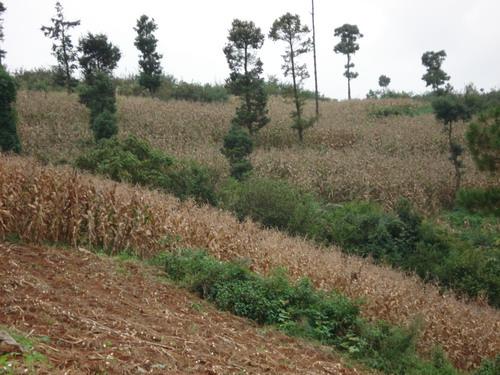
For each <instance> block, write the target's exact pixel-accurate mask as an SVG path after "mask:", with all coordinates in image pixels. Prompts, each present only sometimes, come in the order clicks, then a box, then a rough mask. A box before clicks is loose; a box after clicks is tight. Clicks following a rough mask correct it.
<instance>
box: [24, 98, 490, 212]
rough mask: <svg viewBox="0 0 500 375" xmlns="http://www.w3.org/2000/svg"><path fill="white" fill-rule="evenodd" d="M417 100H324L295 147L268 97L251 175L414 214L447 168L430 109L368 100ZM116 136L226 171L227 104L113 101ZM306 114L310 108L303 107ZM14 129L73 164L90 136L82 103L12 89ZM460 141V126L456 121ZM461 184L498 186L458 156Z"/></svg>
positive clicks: (447, 181) (439, 190) (432, 197)
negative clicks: (391, 111) (410, 206)
mask: <svg viewBox="0 0 500 375" xmlns="http://www.w3.org/2000/svg"><path fill="white" fill-rule="evenodd" d="M391 103H392V104H410V105H414V106H418V105H420V104H418V103H416V102H412V101H409V100H385V101H371V102H370V101H353V102H341V103H338V102H324V103H323V104H322V115H323V117H322V120H321V123H320V124H319V125H317V126H315V127H314V128H313V129H310V130H308V131H307V132H306V135H305V142H304V145H303V146H300V145H298V144H297V143H298V142H297V139H296V135H295V133H294V132H293V131H292V130H291V129H290V128H289V125H290V120H289V113H290V111H291V107H290V105H289V104H286V103H284V102H283V100H282V99H281V98H273V99H272V100H271V103H270V115H271V118H272V122H271V123H270V124H269V126H267V127H266V128H265V129H263V130H262V131H261V133H260V134H259V135H258V136H257V145H258V147H257V149H256V151H255V152H254V154H253V160H252V162H253V164H254V166H255V170H256V172H257V174H258V175H261V176H273V177H281V178H285V179H288V180H289V181H291V182H293V183H294V184H298V185H300V186H301V187H303V188H306V189H308V190H313V191H316V192H318V193H320V194H321V195H322V196H323V197H326V198H327V199H328V200H330V201H332V202H339V201H346V200H352V199H362V198H370V199H374V200H377V201H379V202H381V203H383V204H384V205H385V206H386V207H391V206H392V205H393V204H394V203H395V202H396V201H397V200H398V199H399V198H400V197H402V196H404V197H407V198H410V199H411V200H412V201H413V202H414V203H415V204H416V205H417V207H419V208H420V209H421V210H422V211H426V212H428V213H430V212H435V211H436V210H437V209H439V208H441V207H442V206H443V204H447V203H449V202H450V199H451V193H452V167H451V165H450V163H449V161H448V153H447V146H446V143H445V141H444V136H443V134H442V133H441V127H442V125H440V124H438V123H437V122H436V121H435V120H434V119H433V116H432V115H430V114H426V115H421V116H417V117H392V118H376V117H373V116H370V111H371V109H372V108H373V106H376V105H383V106H387V105H389V104H391ZM118 107H119V124H120V125H119V126H120V132H121V136H125V135H127V134H130V133H131V134H135V135H137V136H139V137H141V138H144V139H147V140H149V141H150V142H151V143H152V144H153V145H154V146H155V147H158V148H161V149H163V150H164V151H166V152H168V153H170V154H173V155H175V156H178V157H183V158H191V159H195V160H197V161H200V162H202V163H204V164H208V165H210V166H212V167H213V168H215V169H216V170H217V171H219V172H220V174H221V175H226V174H227V173H228V166H227V164H226V161H225V159H224V157H223V156H222V155H221V153H220V151H219V150H220V147H221V145H222V138H223V136H224V134H225V133H226V131H227V129H228V127H229V122H230V120H231V117H232V116H233V113H234V108H235V103H233V102H230V103H225V104H220V103H218V104H200V103H189V102H174V101H171V102H162V101H159V100H151V99H148V98H133V97H129V98H125V97H119V98H118ZM308 110H309V111H311V110H312V107H310V108H308ZM18 111H19V115H20V123H19V132H20V136H21V140H22V142H23V148H24V150H25V152H26V153H28V154H30V155H34V156H36V157H37V158H40V159H42V160H48V161H52V162H60V161H72V160H73V159H74V158H75V157H76V156H77V155H78V154H79V153H80V152H81V151H83V150H85V149H86V148H87V147H88V146H89V145H90V144H91V142H92V136H91V133H90V131H89V129H88V118H87V116H88V115H87V112H86V110H85V108H84V107H83V106H81V105H79V104H78V100H77V97H76V96H67V95H66V94H64V93H48V94H47V93H36V92H26V91H23V92H20V93H19V98H18ZM457 128H458V131H457V135H458V136H459V137H460V138H462V139H463V133H464V130H465V126H458V127H457ZM465 164H466V173H465V179H464V185H465V186H487V185H490V186H491V185H494V184H498V183H499V181H498V178H496V179H494V178H492V177H488V176H487V175H485V174H481V173H479V172H477V171H476V168H475V167H474V165H473V164H472V162H471V160H470V158H469V157H467V158H466V163H465Z"/></svg>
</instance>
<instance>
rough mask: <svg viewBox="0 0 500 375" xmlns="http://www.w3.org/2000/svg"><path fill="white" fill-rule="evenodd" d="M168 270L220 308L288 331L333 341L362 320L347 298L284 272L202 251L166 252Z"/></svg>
mask: <svg viewBox="0 0 500 375" xmlns="http://www.w3.org/2000/svg"><path fill="white" fill-rule="evenodd" d="M163 260H164V262H165V269H166V272H167V274H168V275H169V277H170V278H172V279H173V280H175V281H177V282H180V283H181V284H183V285H184V286H186V287H188V288H189V289H190V290H191V291H193V292H195V293H197V294H198V295H199V296H200V297H203V298H206V299H208V300H210V301H212V302H214V303H215V304H216V305H217V306H218V307H219V308H221V309H224V310H227V311H230V312H232V313H234V314H236V315H239V316H243V317H246V318H249V319H252V320H255V321H257V322H258V323H260V324H277V325H280V326H281V327H282V329H284V330H285V331H287V332H294V333H295V334H298V333H300V335H301V336H305V337H310V338H314V339H319V340H321V341H324V342H330V343H334V342H336V338H337V336H338V335H344V334H346V333H347V332H348V331H349V330H350V329H352V328H353V327H354V326H355V325H356V324H357V320H358V315H359V307H358V306H357V305H356V304H354V303H352V302H350V301H349V300H348V299H347V298H345V297H343V296H341V295H339V294H336V293H327V292H321V291H318V290H315V288H314V286H313V285H312V284H311V282H310V281H309V280H307V279H302V280H300V281H298V282H297V283H296V284H292V283H291V282H290V280H289V279H288V277H287V276H286V275H285V274H284V272H282V271H281V272H275V273H274V274H272V275H271V276H269V277H260V276H258V275H256V274H255V273H252V272H251V271H250V270H249V268H248V266H247V265H245V264H243V263H241V262H239V263H238V262H233V263H224V262H219V261H217V260H216V259H214V258H212V257H210V256H208V255H207V254H206V253H204V252H200V251H198V252H193V251H182V252H180V253H179V254H165V255H164V256H163Z"/></svg>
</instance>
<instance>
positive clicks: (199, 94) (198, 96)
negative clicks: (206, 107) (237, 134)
mask: <svg viewBox="0 0 500 375" xmlns="http://www.w3.org/2000/svg"><path fill="white" fill-rule="evenodd" d="M115 84H116V86H117V91H118V93H119V94H120V95H125V96H150V94H149V92H148V91H146V90H144V89H143V88H142V87H141V86H140V85H139V83H138V78H137V77H136V76H129V77H126V78H117V79H115ZM154 96H155V97H157V98H159V99H161V100H172V99H175V100H186V101H191V102H202V103H213V102H226V101H228V99H229V92H228V91H227V89H226V88H225V87H224V86H223V85H218V84H199V83H187V82H184V81H177V80H176V79H175V78H174V77H172V76H162V77H161V84H160V87H159V88H158V91H157V92H156V93H155V95H154Z"/></svg>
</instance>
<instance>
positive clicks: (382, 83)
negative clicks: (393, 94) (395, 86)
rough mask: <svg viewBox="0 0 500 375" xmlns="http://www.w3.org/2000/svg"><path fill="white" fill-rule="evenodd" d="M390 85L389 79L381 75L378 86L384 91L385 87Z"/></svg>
mask: <svg viewBox="0 0 500 375" xmlns="http://www.w3.org/2000/svg"><path fill="white" fill-rule="evenodd" d="M390 83H391V79H390V78H389V77H387V76H386V75H383V74H382V75H381V76H380V77H379V78H378V85H379V86H380V87H381V88H383V89H384V90H385V89H386V88H387V86H389V84H390Z"/></svg>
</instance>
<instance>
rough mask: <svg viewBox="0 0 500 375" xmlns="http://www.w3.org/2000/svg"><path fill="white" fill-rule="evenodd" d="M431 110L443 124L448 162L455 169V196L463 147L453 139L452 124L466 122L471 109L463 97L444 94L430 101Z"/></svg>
mask: <svg viewBox="0 0 500 375" xmlns="http://www.w3.org/2000/svg"><path fill="white" fill-rule="evenodd" d="M432 108H433V109H434V114H435V116H436V119H437V120H438V121H441V122H442V123H443V126H444V127H443V130H444V132H445V133H446V135H447V140H448V146H449V150H450V158H449V159H450V161H451V163H452V164H453V167H454V169H455V194H456V192H458V190H459V189H460V183H461V180H462V168H463V161H462V159H461V156H462V154H463V147H462V145H460V144H459V143H457V142H456V141H455V140H454V139H453V124H454V123H456V122H458V121H467V120H469V119H470V118H471V116H472V112H473V111H472V109H471V107H470V106H469V105H468V103H467V101H466V100H465V98H464V97H460V96H458V95H453V94H446V95H441V96H438V97H436V98H435V99H434V100H433V101H432Z"/></svg>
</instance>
